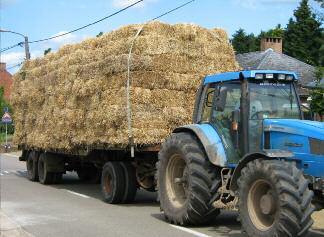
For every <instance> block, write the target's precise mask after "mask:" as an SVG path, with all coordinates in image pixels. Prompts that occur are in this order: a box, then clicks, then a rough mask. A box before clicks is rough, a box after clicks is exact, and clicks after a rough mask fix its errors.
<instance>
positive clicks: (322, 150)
mask: <svg viewBox="0 0 324 237" xmlns="http://www.w3.org/2000/svg"><path fill="white" fill-rule="evenodd" d="M308 139H309V144H310V151H311V153H312V154H315V155H324V140H319V139H314V138H308Z"/></svg>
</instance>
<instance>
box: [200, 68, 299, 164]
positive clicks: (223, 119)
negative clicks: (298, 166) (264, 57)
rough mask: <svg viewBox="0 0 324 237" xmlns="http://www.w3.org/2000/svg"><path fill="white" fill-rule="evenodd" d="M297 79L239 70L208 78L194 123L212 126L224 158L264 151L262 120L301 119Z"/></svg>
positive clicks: (282, 73) (232, 159)
mask: <svg viewBox="0 0 324 237" xmlns="http://www.w3.org/2000/svg"><path fill="white" fill-rule="evenodd" d="M296 81H297V76H296V74H295V73H292V72H287V71H269V70H266V71H242V72H229V73H222V74H218V75H211V76H207V77H206V78H205V79H204V81H203V84H202V86H201V88H200V92H199V96H197V101H196V108H195V115H194V123H195V124H197V123H199V124H203V123H208V124H211V125H212V126H213V127H214V128H215V129H216V130H217V132H218V134H219V136H220V139H221V140H222V143H223V144H224V149H225V153H226V156H227V159H228V160H229V161H230V162H231V163H237V162H238V160H239V159H240V158H241V157H242V156H244V155H245V154H248V153H252V152H258V151H260V150H263V149H264V145H265V144H263V142H264V139H263V129H264V120H265V119H302V113H301V109H300V103H299V98H298V96H297V93H296Z"/></svg>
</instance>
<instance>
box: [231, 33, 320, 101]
mask: <svg viewBox="0 0 324 237" xmlns="http://www.w3.org/2000/svg"><path fill="white" fill-rule="evenodd" d="M260 48H261V51H257V52H251V53H243V54H237V55H236V60H237V61H238V63H239V64H240V66H241V67H242V68H243V69H246V70H256V69H265V70H266V69H269V70H285V71H293V72H295V73H296V74H297V75H298V77H299V81H298V85H299V86H298V92H299V95H300V99H301V101H302V103H307V98H308V97H309V90H307V89H305V88H303V86H307V85H308V84H309V83H312V82H314V81H315V80H316V76H315V72H316V68H315V67H313V66H311V65H309V64H307V63H304V62H302V61H300V60H298V59H296V58H293V57H290V56H288V55H286V54H283V53H282V39H281V38H276V37H273V38H264V39H262V40H261V47H260Z"/></svg>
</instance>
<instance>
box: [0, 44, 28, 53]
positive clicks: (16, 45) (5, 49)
mask: <svg viewBox="0 0 324 237" xmlns="http://www.w3.org/2000/svg"><path fill="white" fill-rule="evenodd" d="M23 44H24V43H23V42H19V43H18V44H14V45H11V46H9V47H6V48H3V49H1V51H0V53H2V52H5V51H7V50H9V49H13V48H15V47H18V46H22V45H23Z"/></svg>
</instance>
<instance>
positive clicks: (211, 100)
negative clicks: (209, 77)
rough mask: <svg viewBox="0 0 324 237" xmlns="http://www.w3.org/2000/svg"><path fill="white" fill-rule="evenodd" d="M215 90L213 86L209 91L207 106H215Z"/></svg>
mask: <svg viewBox="0 0 324 237" xmlns="http://www.w3.org/2000/svg"><path fill="white" fill-rule="evenodd" d="M214 92H215V89H214V88H211V89H210V90H209V91H208V92H207V96H206V101H205V103H206V107H212V106H213V98H214Z"/></svg>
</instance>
